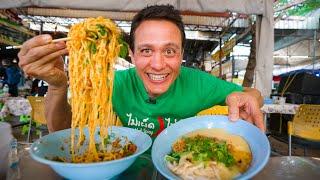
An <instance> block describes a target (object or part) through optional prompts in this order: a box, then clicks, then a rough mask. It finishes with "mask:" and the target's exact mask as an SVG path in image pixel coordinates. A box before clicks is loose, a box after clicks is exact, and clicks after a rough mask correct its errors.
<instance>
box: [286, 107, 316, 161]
mask: <svg viewBox="0 0 320 180" xmlns="http://www.w3.org/2000/svg"><path fill="white" fill-rule="evenodd" d="M288 135H289V137H288V138H289V140H288V141H289V142H288V146H289V156H291V143H292V142H291V136H297V137H300V138H303V139H306V140H311V141H320V105H309V104H301V105H300V107H299V109H298V111H297V112H296V114H295V115H294V117H293V121H292V122H291V121H289V122H288Z"/></svg>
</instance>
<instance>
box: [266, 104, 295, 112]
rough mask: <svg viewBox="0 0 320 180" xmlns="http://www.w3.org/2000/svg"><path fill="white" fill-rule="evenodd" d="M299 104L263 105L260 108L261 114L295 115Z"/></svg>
mask: <svg viewBox="0 0 320 180" xmlns="http://www.w3.org/2000/svg"><path fill="white" fill-rule="evenodd" d="M298 109H299V104H289V103H286V104H282V105H281V104H264V105H263V106H262V108H261V111H262V112H263V113H280V114H295V113H296V112H297V110H298Z"/></svg>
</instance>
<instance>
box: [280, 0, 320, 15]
mask: <svg viewBox="0 0 320 180" xmlns="http://www.w3.org/2000/svg"><path fill="white" fill-rule="evenodd" d="M292 1H293V0H279V1H278V2H277V4H276V6H275V8H277V7H281V6H285V5H287V4H288V3H290V2H292ZM319 8H320V0H306V1H304V2H303V3H301V4H298V5H296V6H293V7H291V8H289V9H287V10H286V11H287V14H288V15H289V16H304V15H306V14H308V13H310V12H312V11H314V10H316V9H319Z"/></svg>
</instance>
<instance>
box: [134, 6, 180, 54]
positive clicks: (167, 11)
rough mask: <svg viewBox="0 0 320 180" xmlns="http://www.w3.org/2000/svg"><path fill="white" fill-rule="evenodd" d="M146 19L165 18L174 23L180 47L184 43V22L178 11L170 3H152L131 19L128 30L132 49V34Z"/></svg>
mask: <svg viewBox="0 0 320 180" xmlns="http://www.w3.org/2000/svg"><path fill="white" fill-rule="evenodd" d="M146 20H167V21H170V22H172V23H174V24H175V25H176V26H177V27H178V28H179V30H180V34H181V41H182V48H183V47H184V44H185V39H186V35H185V33H184V24H183V22H182V17H181V15H180V12H179V11H178V10H176V9H174V7H173V6H172V5H153V6H148V7H146V8H144V9H142V10H141V11H140V12H139V13H138V14H136V15H135V16H134V18H133V20H132V24H131V31H130V42H129V43H130V48H131V50H132V51H134V34H135V31H136V29H137V28H138V27H139V25H140V24H141V23H142V22H143V21H146Z"/></svg>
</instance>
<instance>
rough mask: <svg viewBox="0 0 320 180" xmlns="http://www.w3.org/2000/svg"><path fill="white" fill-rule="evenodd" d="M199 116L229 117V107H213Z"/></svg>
mask: <svg viewBox="0 0 320 180" xmlns="http://www.w3.org/2000/svg"><path fill="white" fill-rule="evenodd" d="M197 115H198V116H203V115H228V106H219V105H217V106H212V107H211V108H208V109H205V110H203V111H201V112H199V113H198V114H197Z"/></svg>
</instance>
